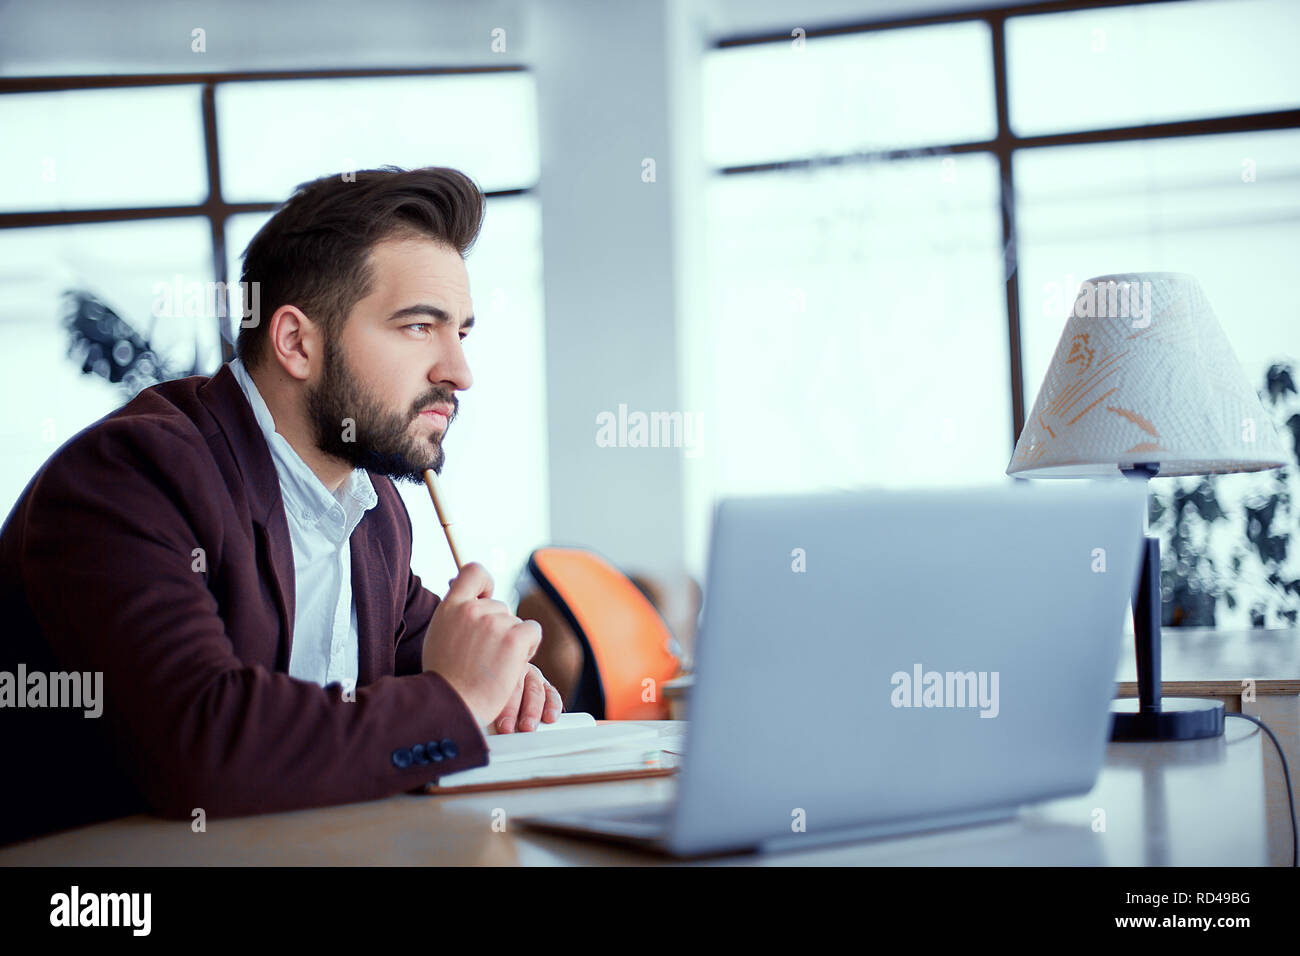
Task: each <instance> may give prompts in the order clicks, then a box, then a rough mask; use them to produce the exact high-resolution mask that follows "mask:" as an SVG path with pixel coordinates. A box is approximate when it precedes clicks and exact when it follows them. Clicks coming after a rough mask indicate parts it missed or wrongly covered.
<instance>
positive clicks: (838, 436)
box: [685, 0, 1300, 627]
mask: <svg viewBox="0 0 1300 956" xmlns="http://www.w3.org/2000/svg"><path fill="white" fill-rule="evenodd" d="M1053 6H1054V9H1055V11H1057V12H1052V13H1043V14H1034V13H1032V11H1031V12H1029V13H1025V12H1023V10H1013V11H1010V12H1007V11H998V10H989V11H977V12H970V13H963V14H960V15H957V16H955V17H950V18H942V19H943V20H944V21H946V22H938V21H940V19H941V18H939V17H927V18H917V19H914V20H899V21H894V22H891V23H874V24H866V25H862V26H858V27H854V26H848V27H843V28H836V29H834V30H827V31H823V33H821V34H818V33H817V32H811V33H808V34H806V35H804V34H802V32H801V31H794V35H784V36H777V37H762V38H745V39H744V40H723V41H721V42H720V43H719V44H718V47H717V49H716V50H714V51H713V52H711V53H710V54H709V56H708V62H707V64H706V70H705V79H706V89H705V104H706V106H705V116H706V118H707V120H708V126H709V130H708V132H707V134H706V143H707V154H708V156H709V159H710V161H711V163H712V165H713V169H714V175H713V176H712V177H711V180H710V182H709V185H708V188H707V193H708V198H707V214H708V242H707V247H708V269H707V276H708V283H709V290H708V300H707V302H708V308H707V309H706V310H704V321H703V322H701V323H698V326H697V327H693V328H692V329H689V330H687V331H686V333H685V334H686V335H687V351H688V352H689V355H688V360H687V362H686V381H687V404H688V406H690V407H695V408H698V409H700V411H701V413H702V414H703V415H705V416H707V418H705V421H706V422H709V427H708V429H707V438H708V441H707V443H706V444H705V446H704V447H705V448H706V449H707V453H706V454H701V455H700V456H698V457H697V458H695V459H687V464H686V471H687V481H688V487H687V493H688V502H689V506H690V508H691V513H690V514H689V515H688V521H687V527H688V528H689V529H691V531H692V532H693V534H692V536H691V539H690V541H689V546H690V557H691V563H692V567H693V569H695V570H700V569H701V568H702V564H703V555H704V551H705V547H706V541H705V535H706V531H707V521H706V520H705V519H706V517H707V513H708V508H709V506H710V505H711V503H712V502H713V501H714V500H715V499H716V498H717V497H718V496H719V495H722V494H736V493H752V492H760V491H763V492H766V491H801V490H817V489H823V488H834V487H848V486H866V485H910V486H916V485H934V484H947V485H963V484H972V483H981V482H989V481H998V480H1002V479H1004V477H1005V469H1006V465H1007V462H1008V461H1009V460H1010V457H1011V452H1012V449H1013V447H1014V441H1015V438H1016V437H1017V436H1018V435H1019V434H1020V431H1021V429H1022V427H1023V424H1024V417H1025V414H1026V409H1027V406H1028V405H1029V404H1031V403H1032V401H1033V399H1034V397H1035V395H1036V394H1037V391H1038V388H1039V386H1040V384H1041V382H1042V377H1043V375H1044V373H1045V371H1046V368H1047V366H1048V364H1049V362H1050V359H1051V356H1052V353H1053V351H1054V350H1055V348H1056V344H1057V339H1058V338H1059V336H1060V333H1061V330H1062V328H1063V327H1064V322H1065V318H1066V313H1067V311H1068V309H1069V306H1070V303H1072V301H1073V298H1074V294H1075V292H1076V291H1077V288H1078V284H1079V283H1080V282H1081V281H1082V280H1083V279H1086V278H1089V277H1091V276H1094V275H1101V274H1106V273H1115V272H1133V271H1177V272H1190V273H1193V274H1194V275H1196V276H1197V278H1198V279H1199V280H1200V282H1201V284H1202V286H1203V287H1204V288H1205V291H1206V293H1207V294H1208V296H1209V298H1210V300H1211V302H1212V303H1213V304H1214V306H1215V308H1216V311H1217V314H1218V317H1219V320H1220V322H1221V324H1222V325H1223V327H1224V330H1225V332H1226V333H1227V336H1228V339H1229V341H1231V342H1232V343H1233V346H1234V349H1235V351H1236V354H1237V357H1238V359H1239V360H1240V362H1241V364H1242V367H1243V369H1244V371H1245V373H1246V375H1247V376H1248V377H1249V379H1250V381H1251V382H1252V384H1254V386H1255V387H1256V388H1257V389H1258V390H1260V391H1261V392H1263V391H1264V390H1265V387H1266V384H1265V383H1266V379H1267V376H1268V374H1269V370H1270V369H1274V370H1276V369H1277V368H1278V367H1285V366H1286V365H1287V364H1288V363H1289V364H1290V365H1291V366H1292V369H1293V372H1292V374H1293V375H1294V374H1297V373H1300V306H1298V305H1297V304H1296V301H1295V298H1294V297H1293V296H1292V295H1290V291H1289V285H1290V273H1291V272H1293V271H1294V263H1295V262H1297V261H1300V148H1298V147H1300V109H1297V107H1298V106H1300V61H1298V60H1297V59H1296V58H1295V57H1294V56H1293V55H1292V53H1291V51H1290V45H1291V42H1292V39H1293V38H1294V37H1295V36H1296V35H1297V34H1300V6H1297V5H1295V4H1293V3H1289V2H1285V0H1244V2H1231V3H1228V2H1197V0H1189V2H1175V3H1136V4H1128V5H1110V6H1101V7H1098V6H1096V5H1093V4H1085V3H1079V4H1078V5H1077V6H1078V8H1079V9H1077V10H1072V9H1069V6H1070V5H1069V4H1054V5H1053ZM1062 7H1065V8H1066V9H1064V10H1062V9H1061V8H1062ZM1294 397H1295V396H1294V395H1291V396H1290V398H1291V399H1294ZM1284 398H1285V396H1284ZM1266 408H1268V409H1269V410H1270V412H1272V413H1273V414H1274V415H1275V416H1276V421H1277V424H1278V425H1279V427H1280V428H1282V429H1283V435H1284V439H1285V441H1284V444H1286V445H1287V446H1288V447H1290V445H1291V441H1290V435H1289V433H1288V432H1287V431H1286V426H1284V425H1283V420H1284V419H1285V418H1286V417H1287V415H1288V414H1291V412H1288V411H1287V410H1286V408H1285V402H1283V403H1280V404H1279V405H1277V406H1274V405H1272V404H1270V403H1269V402H1266ZM1296 472H1297V468H1296V467H1295V465H1294V463H1293V465H1292V467H1290V468H1288V469H1284V470H1282V471H1281V472H1270V473H1264V474H1251V475H1230V476H1221V477H1218V478H1215V479H1211V480H1208V481H1206V480H1204V479H1199V478H1190V479H1157V481H1156V482H1155V483H1154V484H1153V486H1152V487H1153V492H1154V493H1155V496H1156V498H1157V500H1158V505H1157V507H1156V509H1155V514H1153V519H1154V521H1153V525H1152V527H1153V529H1154V533H1159V534H1160V535H1161V537H1162V539H1163V541H1162V544H1163V550H1164V552H1165V558H1166V561H1165V570H1166V574H1165V598H1166V620H1167V622H1168V623H1182V624H1209V623H1211V622H1214V623H1216V624H1217V625H1218V626H1221V627H1224V626H1249V625H1251V624H1254V625H1267V626H1279V625H1281V624H1286V623H1288V622H1289V621H1290V622H1294V613H1295V611H1294V609H1295V607H1296V605H1297V603H1300V602H1298V601H1297V600H1293V599H1291V598H1289V597H1287V595H1286V594H1285V591H1286V587H1287V582H1288V581H1292V580H1294V581H1295V586H1294V592H1295V598H1300V526H1298V524H1300V523H1298V522H1297V521H1296V515H1297V511H1295V510H1292V511H1290V512H1289V513H1287V514H1288V517H1287V519H1286V520H1287V521H1289V523H1290V526H1289V527H1284V526H1278V525H1275V526H1274V527H1273V528H1272V530H1271V531H1270V532H1269V534H1271V535H1274V536H1276V535H1279V534H1286V535H1289V536H1290V539H1291V541H1292V542H1293V544H1292V547H1291V553H1290V556H1289V558H1288V559H1287V560H1286V561H1282V562H1277V561H1273V562H1271V563H1270V561H1269V560H1266V559H1265V557H1264V556H1263V554H1262V553H1261V546H1260V542H1261V540H1262V538H1261V534H1260V530H1259V525H1258V521H1257V519H1258V511H1251V510H1250V509H1252V508H1253V509H1259V508H1261V507H1266V506H1267V503H1268V502H1269V501H1270V500H1273V499H1275V498H1276V499H1277V500H1278V501H1279V502H1281V503H1282V504H1284V501H1283V499H1281V498H1279V497H1278V496H1279V494H1280V493H1279V489H1283V488H1285V487H1286V486H1287V483H1288V482H1290V483H1292V484H1291V485H1290V487H1291V488H1292V489H1293V491H1292V494H1293V495H1295V493H1296V492H1300V475H1297V474H1296ZM1207 495H1211V496H1213V497H1215V498H1216V500H1217V506H1209V505H1208V504H1207ZM1270 496H1273V497H1272V498H1271V497H1270ZM1297 500H1300V498H1297ZM1280 507H1281V504H1279V508H1280ZM1219 510H1221V511H1222V512H1223V514H1222V517H1216V512H1217V511H1219ZM1276 513H1277V514H1283V513H1285V511H1284V509H1283V510H1281V511H1276ZM1175 519H1177V520H1175ZM1252 522H1255V523H1252ZM1264 537H1267V535H1265V536H1264ZM864 546H869V545H865V544H864ZM1270 548H1273V549H1274V550H1275V548H1274V546H1273V545H1267V546H1266V547H1264V548H1263V551H1269V550H1270ZM1270 575H1272V576H1273V577H1274V579H1275V580H1274V583H1270V582H1269V581H1268V578H1269V576H1270ZM1279 581H1280V582H1281V587H1280V588H1279V586H1278V584H1277V583H1276V582H1279Z"/></svg>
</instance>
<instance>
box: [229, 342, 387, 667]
mask: <svg viewBox="0 0 1300 956" xmlns="http://www.w3.org/2000/svg"><path fill="white" fill-rule="evenodd" d="M230 370H231V371H232V372H233V373H234V375H235V378H236V380H238V382H239V385H240V387H241V388H242V389H243V390H244V395H245V396H247V398H248V403H249V404H250V405H252V406H253V414H254V415H255V416H256V417H257V423H258V425H260V426H261V427H262V434H263V436H264V437H265V438H266V443H267V445H268V446H270V449H271V460H272V461H273V462H274V463H275V470H276V473H277V474H278V475H279V476H280V495H281V497H282V498H283V500H284V511H285V516H286V517H287V519H288V523H289V538H290V540H291V541H292V543H293V572H294V615H293V644H292V649H291V650H290V652H289V675H290V676H291V677H297V678H300V679H302V680H309V681H313V682H315V683H317V684H320V685H322V686H324V685H326V684H332V683H336V682H337V683H340V684H342V685H343V687H344V688H345V689H347V690H353V689H355V688H356V686H357V666H358V665H357V607H356V604H355V602H354V601H353V600H352V553H351V549H350V546H349V539H350V538H351V536H352V532H353V530H354V529H355V528H356V526H357V525H358V524H359V523H360V521H361V519H362V518H363V517H364V516H365V513H366V512H367V511H369V510H370V509H371V508H373V507H374V506H375V505H376V504H377V503H378V502H379V496H378V495H376V494H375V488H374V485H373V484H371V482H370V476H369V475H368V474H366V471H365V469H363V468H355V469H353V471H352V474H350V475H349V476H348V478H347V480H346V481H344V482H343V484H341V485H340V486H339V490H338V491H337V492H336V493H334V494H331V493H330V492H329V490H328V489H326V487H325V486H324V485H323V484H321V480H320V479H319V478H317V477H316V473H315V472H313V471H312V470H311V469H310V468H309V467H307V463H306V462H304V461H303V460H302V458H300V457H299V456H298V453H297V452H296V451H294V450H293V446H292V445H290V444H289V442H288V440H286V439H285V437H284V436H283V435H281V434H280V433H279V432H278V431H276V430H275V419H273V418H272V417H271V410H270V409H269V408H267V406H266V401H265V400H264V399H263V398H262V394H261V392H259V391H258V390H257V385H256V384H255V383H254V382H253V379H252V377H251V376H250V375H249V374H248V370H247V369H246V368H244V363H243V362H241V361H240V360H239V359H238V358H236V359H234V360H232V361H231V363H230Z"/></svg>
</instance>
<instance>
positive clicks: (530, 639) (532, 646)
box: [510, 621, 542, 673]
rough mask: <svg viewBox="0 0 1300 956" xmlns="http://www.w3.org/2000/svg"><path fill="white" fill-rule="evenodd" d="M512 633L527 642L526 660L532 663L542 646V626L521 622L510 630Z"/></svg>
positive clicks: (533, 622) (534, 622)
mask: <svg viewBox="0 0 1300 956" xmlns="http://www.w3.org/2000/svg"><path fill="white" fill-rule="evenodd" d="M510 633H511V634H515V633H517V634H518V636H519V637H521V638H523V639H524V640H525V641H526V642H527V647H526V648H525V653H524V660H526V661H531V660H532V659H533V655H534V654H536V653H537V649H538V648H539V647H541V646H542V625H540V624H538V623H537V622H536V621H520V622H519V623H518V624H516V625H515V626H514V627H512V628H511V629H510ZM539 673H540V671H539Z"/></svg>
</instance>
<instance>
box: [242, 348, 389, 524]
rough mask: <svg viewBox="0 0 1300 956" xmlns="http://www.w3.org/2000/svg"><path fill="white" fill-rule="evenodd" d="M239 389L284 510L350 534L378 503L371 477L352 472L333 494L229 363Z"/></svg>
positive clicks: (251, 385)
mask: <svg viewBox="0 0 1300 956" xmlns="http://www.w3.org/2000/svg"><path fill="white" fill-rule="evenodd" d="M230 371H231V372H232V373H233V374H234V376H235V380H236V381H238V382H239V387H240V388H241V389H243V391H244V395H245V397H246V398H247V399H248V403H249V405H251V406H252V407H253V415H254V417H255V418H256V419H257V424H258V426H259V427H260V428H261V429H262V435H263V437H264V438H265V439H266V444H267V445H268V447H269V448H270V450H271V460H272V461H273V462H274V464H275V470H276V474H277V475H279V478H280V493H281V496H282V497H283V499H284V504H285V508H286V509H288V510H291V511H292V512H293V513H294V515H295V516H296V517H297V518H298V519H299V520H300V521H302V522H303V523H304V524H306V525H308V526H316V525H319V524H321V523H322V522H326V523H329V524H332V525H333V526H334V528H335V530H337V531H341V532H342V533H343V537H348V536H350V535H351V534H352V531H353V529H354V528H355V527H356V526H357V524H358V523H359V522H360V521H361V518H362V517H363V516H364V515H365V513H366V512H367V511H369V510H370V509H371V508H373V507H374V506H375V505H376V504H378V503H379V496H378V495H377V494H376V493H375V488H374V484H373V482H371V480H370V475H369V474H368V473H367V472H366V470H365V469H364V468H354V469H352V472H351V474H349V475H348V477H347V479H346V480H344V482H343V484H341V485H339V488H338V491H337V492H334V493H333V494H331V493H330V491H329V489H328V488H326V487H325V485H324V484H323V483H322V482H321V480H320V479H319V478H318V477H316V473H315V472H314V471H312V470H311V468H309V467H308V466H307V463H306V462H305V461H303V460H302V457H301V456H300V455H299V454H298V453H297V452H296V451H294V449H293V446H292V445H290V444H289V441H288V439H286V438H285V437H284V436H283V435H281V434H280V433H279V432H278V431H276V430H275V419H274V418H273V417H272V416H271V410H270V408H268V407H267V405H266V401H265V399H263V398H262V393H261V392H259V391H258V389H257V384H256V383H255V382H254V381H253V377H252V376H251V375H250V374H249V373H248V369H247V368H245V367H244V363H243V361H242V360H240V359H239V358H235V359H233V360H231V362H230Z"/></svg>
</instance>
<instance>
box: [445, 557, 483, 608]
mask: <svg viewBox="0 0 1300 956" xmlns="http://www.w3.org/2000/svg"><path fill="white" fill-rule="evenodd" d="M491 596H492V575H490V574H488V570H487V568H485V567H483V565H481V564H479V563H478V562H477V561H471V562H470V563H469V564H467V565H465V566H464V567H462V568H461V569H460V574H458V575H456V576H455V577H454V578H452V579H451V587H450V588H448V590H447V596H446V597H445V598H444V599H443V600H444V601H451V602H456V601H472V600H473V599H474V598H490V597H491Z"/></svg>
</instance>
